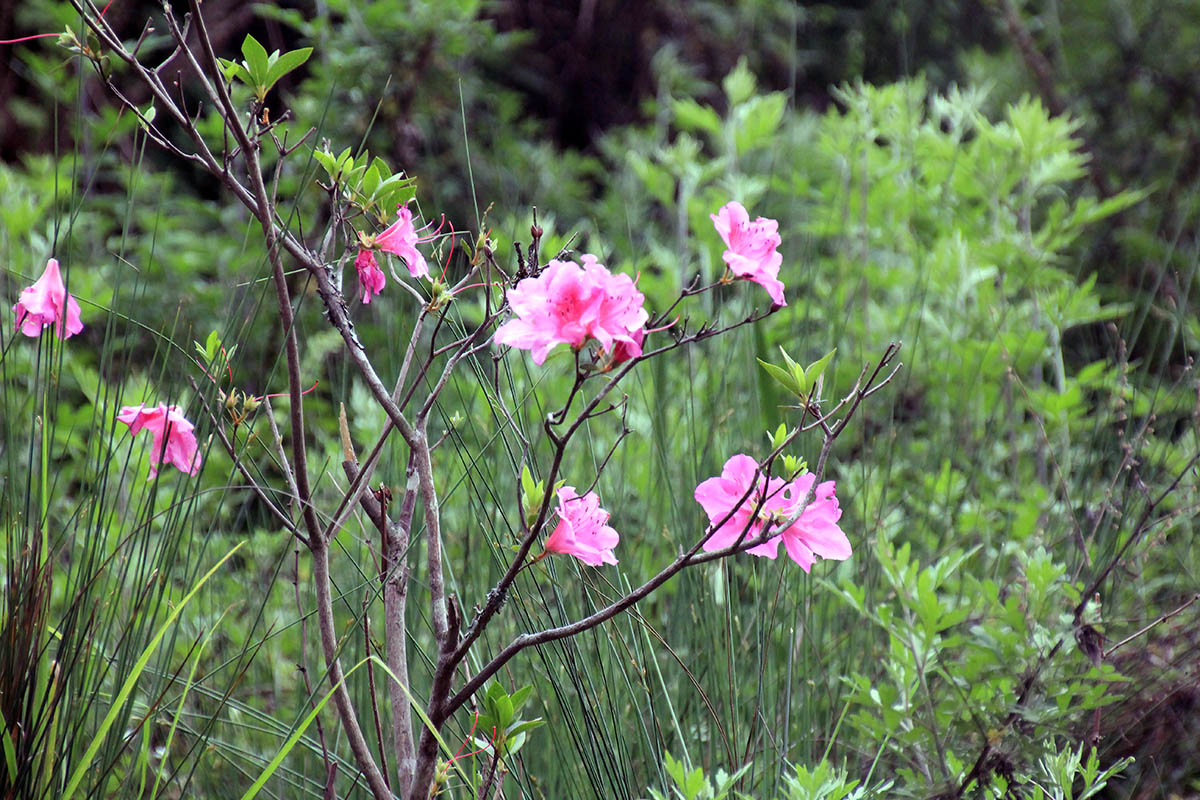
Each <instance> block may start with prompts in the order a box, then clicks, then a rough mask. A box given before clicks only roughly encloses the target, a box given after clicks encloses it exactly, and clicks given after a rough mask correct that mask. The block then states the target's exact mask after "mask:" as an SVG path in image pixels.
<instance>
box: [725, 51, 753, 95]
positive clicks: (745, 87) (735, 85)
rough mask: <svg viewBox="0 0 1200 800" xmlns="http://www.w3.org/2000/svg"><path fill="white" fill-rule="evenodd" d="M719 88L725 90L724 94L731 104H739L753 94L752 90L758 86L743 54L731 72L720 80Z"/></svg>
mask: <svg viewBox="0 0 1200 800" xmlns="http://www.w3.org/2000/svg"><path fill="white" fill-rule="evenodd" d="M721 88H722V89H724V90H725V96H726V97H727V98H729V105H731V106H736V105H741V104H742V103H744V102H746V101H747V100H749V99H750V98H751V97H752V96H753V95H754V90H755V89H756V88H758V81H757V80H755V78H754V73H752V72H751V71H750V67H749V66H748V65H747V63H746V57H745V56H742V57H741V58H739V59H738V63H737V66H736V67H734V68H733V72H730V73H729V74H728V75H726V76H725V79H724V80H723V81H721Z"/></svg>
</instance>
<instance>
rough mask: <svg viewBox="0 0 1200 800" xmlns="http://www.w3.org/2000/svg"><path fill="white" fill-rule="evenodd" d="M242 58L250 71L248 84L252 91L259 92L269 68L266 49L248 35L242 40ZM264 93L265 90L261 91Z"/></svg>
mask: <svg viewBox="0 0 1200 800" xmlns="http://www.w3.org/2000/svg"><path fill="white" fill-rule="evenodd" d="M242 57H243V58H245V59H246V62H245V63H246V68H247V69H249V70H250V82H251V83H252V84H253V86H254V90H255V91H256V92H257V91H260V90H261V89H262V86H263V85H264V84H265V83H266V81H267V70H268V69H269V68H270V60H271V59H270V56H268V55H267V49H266V48H265V47H263V46H262V45H261V44H259V43H258V40H257V39H255V38H254V37H253V36H251V35H250V34H246V38H245V39H243V40H242ZM263 91H264V93H265V90H263Z"/></svg>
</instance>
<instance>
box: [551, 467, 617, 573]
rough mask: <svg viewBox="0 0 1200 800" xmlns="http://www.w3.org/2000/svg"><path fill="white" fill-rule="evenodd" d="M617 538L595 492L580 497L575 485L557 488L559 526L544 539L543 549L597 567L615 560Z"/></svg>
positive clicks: (614, 562) (612, 562) (615, 561)
mask: <svg viewBox="0 0 1200 800" xmlns="http://www.w3.org/2000/svg"><path fill="white" fill-rule="evenodd" d="M619 540H620V536H619V535H618V534H617V532H616V531H615V530H613V529H612V528H610V527H609V526H608V512H607V511H605V510H604V509H603V508H601V507H600V498H599V497H597V496H596V493H595V492H588V493H587V494H585V495H583V496H582V497H580V496H579V493H578V492H576V491H575V487H574V486H564V487H562V488H561V489H559V490H558V526H557V527H555V529H554V532H553V533H551V534H550V538H549V539H547V540H546V552H548V553H565V554H566V555H570V556H575V557H576V558H578V559H579V560H580V561H582V562H583V563H585V564H587V565H589V566H592V567H598V566H600V565H601V564H616V563H617V559H616V556H614V555H613V548H614V547H616V546H617V542H618V541H619Z"/></svg>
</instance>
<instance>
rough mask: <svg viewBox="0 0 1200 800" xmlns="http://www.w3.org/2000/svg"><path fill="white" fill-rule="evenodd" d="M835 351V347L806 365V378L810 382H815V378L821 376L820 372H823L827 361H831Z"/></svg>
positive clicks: (827, 364) (827, 363)
mask: <svg viewBox="0 0 1200 800" xmlns="http://www.w3.org/2000/svg"><path fill="white" fill-rule="evenodd" d="M835 353H837V348H836V347H835V348H833V349H832V350H830V351H829V352H828V353H826V354H825V355H823V356H821V357H820V358H819V359H817V360H816V361H814V362H813V363H811V364H809V365H808V369H807V370H806V371H805V372H806V374H807V375H808V380H809V381H810V382H811V383H816V381H817V379H818V378H820V377H821V375H822V373H824V372H825V368H826V367H828V366H829V362H830V361H833V356H834V354H835Z"/></svg>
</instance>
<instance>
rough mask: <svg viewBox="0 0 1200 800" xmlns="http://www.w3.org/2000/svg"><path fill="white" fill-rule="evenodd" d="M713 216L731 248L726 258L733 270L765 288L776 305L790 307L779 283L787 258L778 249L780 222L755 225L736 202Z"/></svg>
mask: <svg viewBox="0 0 1200 800" xmlns="http://www.w3.org/2000/svg"><path fill="white" fill-rule="evenodd" d="M709 217H711V218H712V221H713V225H714V226H715V227H716V229H717V233H719V234H721V238H722V239H723V240H724V241H725V245H726V247H727V248H728V249H726V250H725V252H724V253H723V254H722V258H724V260H725V264H726V265H728V267H729V271H730V272H732V273H733V274H734V275H736V276H737V277H739V278H745V279H746V280H749V281H753V282H755V283H757V284H758V285H759V286H762V287H763V288H764V289H766V290H767V294H769V295H771V302H772V303H774V304H775V305H777V306H786V305H787V301H785V300H784V299H783V283H782V282H781V281H780V280H779V267H780V265H781V264H782V263H783V256H782V255H780V254H779V253H778V252H777V251H776V249H775V248H777V247H779V243H780V241H781V239H780V238H779V223H778V222H776V221H775V220H773V219H766V218H765V217H759V218H758V219H756V220H754V221H753V222H751V221H750V214H749V213H748V212H747V211H746V209H745V207H743V206H742V204H741V203H739V202H737V201H736V200H734V201H731V202H728V203H726V204H725V205H724V206H722V207H721V210H720V211H718V212H717V213H716V214H709Z"/></svg>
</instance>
